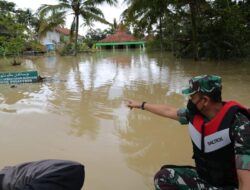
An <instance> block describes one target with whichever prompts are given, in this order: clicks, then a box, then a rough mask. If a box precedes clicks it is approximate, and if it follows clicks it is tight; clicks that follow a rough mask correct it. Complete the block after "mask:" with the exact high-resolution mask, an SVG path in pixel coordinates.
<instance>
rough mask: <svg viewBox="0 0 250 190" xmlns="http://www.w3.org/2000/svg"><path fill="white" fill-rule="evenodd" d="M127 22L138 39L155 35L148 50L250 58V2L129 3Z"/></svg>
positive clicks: (160, 0)
mask: <svg viewBox="0 0 250 190" xmlns="http://www.w3.org/2000/svg"><path fill="white" fill-rule="evenodd" d="M126 2H127V3H128V5H129V6H128V8H127V9H126V10H125V11H124V13H123V20H124V21H125V22H126V24H128V25H130V26H132V28H133V29H134V33H135V35H136V36H139V37H141V38H142V37H143V36H148V35H152V34H153V35H154V41H153V42H149V43H147V47H148V48H152V49H161V50H170V51H172V52H173V53H174V54H175V55H177V56H180V57H193V58H195V59H230V58H244V57H249V56H250V48H249V47H250V23H249V20H250V1H249V0H247V1H246V0H245V1H242V0H240V1H233V0H213V1H212V0H197V1H193V0H178V1H177V0H156V1H154V3H153V2H152V1H150V0H126Z"/></svg>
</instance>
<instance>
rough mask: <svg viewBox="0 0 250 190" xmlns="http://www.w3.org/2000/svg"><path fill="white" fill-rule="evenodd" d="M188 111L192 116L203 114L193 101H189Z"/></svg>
mask: <svg viewBox="0 0 250 190" xmlns="http://www.w3.org/2000/svg"><path fill="white" fill-rule="evenodd" d="M187 109H188V111H189V113H190V114H191V115H197V114H201V112H200V110H198V108H197V107H196V105H195V104H194V103H193V102H192V101H191V100H188V103H187Z"/></svg>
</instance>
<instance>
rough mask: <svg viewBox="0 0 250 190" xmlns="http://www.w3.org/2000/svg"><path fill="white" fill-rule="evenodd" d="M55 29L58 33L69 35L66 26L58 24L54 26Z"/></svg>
mask: <svg viewBox="0 0 250 190" xmlns="http://www.w3.org/2000/svg"><path fill="white" fill-rule="evenodd" d="M55 30H56V31H57V32H58V33H61V34H64V35H66V36H69V35H70V30H69V29H68V28H62V27H60V26H58V27H56V28H55Z"/></svg>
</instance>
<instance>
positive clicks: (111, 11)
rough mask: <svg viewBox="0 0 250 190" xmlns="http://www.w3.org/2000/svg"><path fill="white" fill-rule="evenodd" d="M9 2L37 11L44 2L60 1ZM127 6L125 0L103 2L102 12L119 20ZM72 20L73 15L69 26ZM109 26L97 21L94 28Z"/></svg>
mask: <svg viewBox="0 0 250 190" xmlns="http://www.w3.org/2000/svg"><path fill="white" fill-rule="evenodd" d="M7 1H9V2H14V3H15V4H16V5H17V7H19V8H30V9H31V10H33V11H36V10H37V8H38V7H40V6H41V5H42V4H57V2H58V1H56V0H7ZM125 8H126V4H124V3H123V0H118V3H117V6H116V7H114V6H112V7H111V6H109V5H107V4H103V5H102V6H101V9H102V12H103V14H104V16H105V18H106V20H107V21H109V22H111V23H113V20H114V18H115V19H116V20H117V21H118V22H119V20H120V15H121V13H122V11H123V10H124V9H125ZM71 21H72V17H70V16H68V18H67V21H66V26H67V27H68V28H69V27H70V23H71ZM107 27H108V26H106V25H103V24H100V23H96V24H95V27H94V28H101V29H104V28H107ZM79 32H80V33H81V34H83V33H85V32H86V30H85V31H84V32H83V28H81V29H80V31H79Z"/></svg>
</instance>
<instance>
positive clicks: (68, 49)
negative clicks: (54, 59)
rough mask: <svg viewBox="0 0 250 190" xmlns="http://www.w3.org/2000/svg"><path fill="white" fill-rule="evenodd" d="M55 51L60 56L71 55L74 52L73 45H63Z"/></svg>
mask: <svg viewBox="0 0 250 190" xmlns="http://www.w3.org/2000/svg"><path fill="white" fill-rule="evenodd" d="M57 51H58V53H59V54H60V55H61V56H64V55H73V54H74V51H75V49H74V44H73V43H68V44H65V45H64V46H63V47H61V48H58V49H57Z"/></svg>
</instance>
